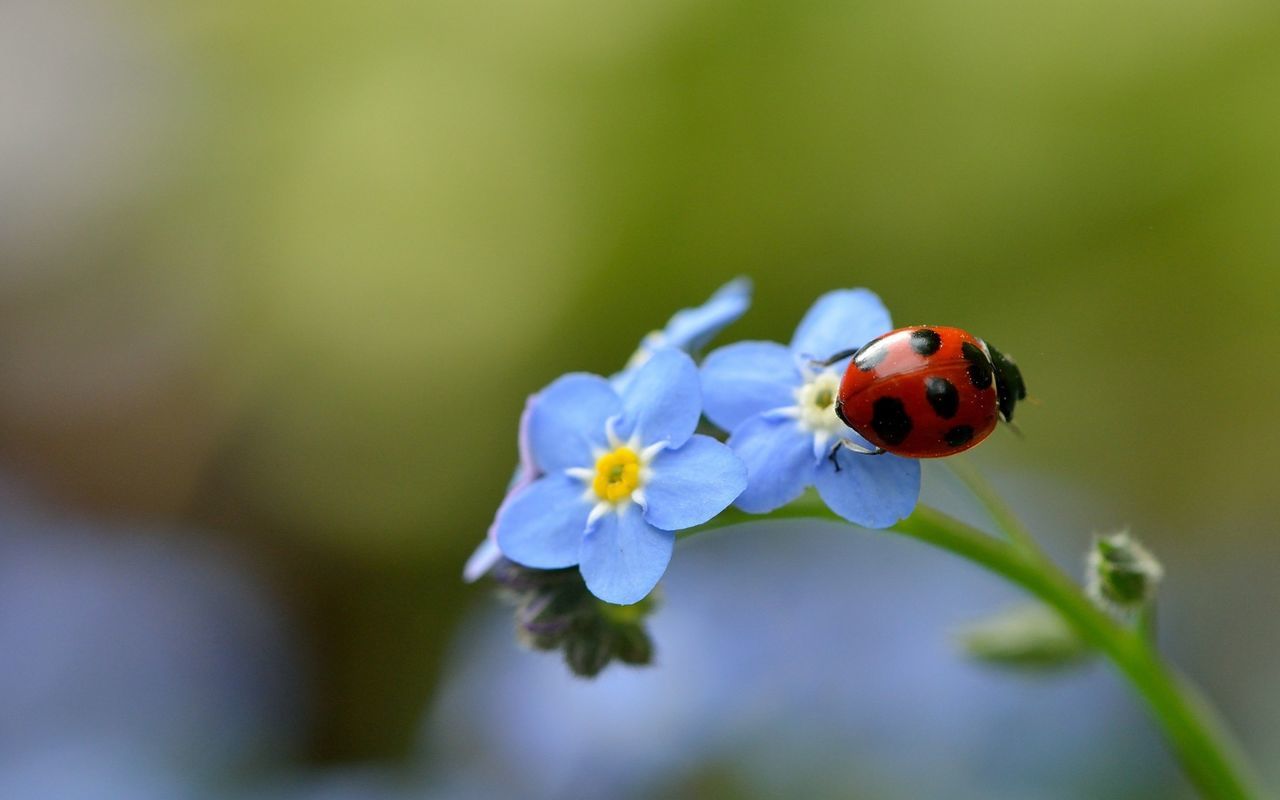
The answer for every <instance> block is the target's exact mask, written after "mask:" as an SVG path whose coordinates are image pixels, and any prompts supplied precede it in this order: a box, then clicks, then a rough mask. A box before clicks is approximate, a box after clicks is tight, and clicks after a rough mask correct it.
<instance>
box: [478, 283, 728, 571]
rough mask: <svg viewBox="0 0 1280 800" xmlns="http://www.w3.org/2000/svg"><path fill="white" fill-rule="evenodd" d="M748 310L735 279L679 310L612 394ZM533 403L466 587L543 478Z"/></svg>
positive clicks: (648, 340) (695, 347)
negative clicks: (512, 509)
mask: <svg viewBox="0 0 1280 800" xmlns="http://www.w3.org/2000/svg"><path fill="white" fill-rule="evenodd" d="M750 306H751V280H750V279H749V278H735V279H734V280H731V281H729V282H728V283H726V284H725V285H723V286H721V287H720V288H719V289H717V290H716V291H715V293H714V294H712V295H711V297H709V298H707V301H706V302H705V303H703V304H702V305H700V306H695V307H693V308H682V309H680V310H679V311H677V312H676V313H675V314H674V315H672V317H671V319H670V320H668V321H667V324H666V327H664V328H663V329H662V330H657V331H653V332H651V333H649V334H648V335H647V336H645V337H644V339H643V340H641V342H640V346H639V347H638V348H637V349H636V351H635V353H633V354H632V356H631V358H630V359H629V360H628V361H627V366H626V367H625V368H624V369H623V370H622V371H621V372H619V373H617V374H616V375H614V376H613V377H612V378H610V379H609V380H610V383H612V384H613V388H614V389H615V390H616V391H618V392H622V391H624V390H625V389H626V388H627V384H628V383H629V382H630V380H631V376H632V375H634V374H635V372H636V370H638V369H639V368H640V367H642V366H643V365H644V364H645V362H647V361H648V360H649V359H650V358H652V357H653V354H654V353H656V352H658V351H659V350H663V349H667V348H674V349H676V350H681V351H684V352H686V353H689V354H695V353H697V352H698V351H700V350H701V349H702V348H703V347H706V345H707V343H708V342H710V341H711V340H712V339H713V338H715V335H716V334H717V333H719V332H720V331H722V330H723V329H724V328H725V326H727V325H729V324H730V323H732V322H734V321H735V320H737V319H738V318H739V317H741V316H742V315H743V314H744V313H746V310H747V309H748V308H749V307H750ZM535 402H537V395H533V396H531V397H530V398H529V399H528V400H527V401H526V402H525V407H524V413H523V414H522V415H521V416H520V429H519V434H518V438H517V441H518V446H519V450H520V464H519V466H517V467H516V472H515V475H514V476H512V478H511V483H510V484H509V485H508V486H507V493H506V496H505V497H504V498H503V500H502V503H501V504H500V505H499V506H498V511H497V513H496V514H494V518H493V523H492V524H491V525H490V526H489V532H488V535H487V536H486V537H485V540H484V541H483V542H481V543H480V546H479V547H477V548H476V550H475V552H474V553H472V555H471V557H470V558H469V559H467V564H466V566H465V567H464V568H463V572H462V577H463V579H464V580H466V581H467V582H471V581H475V580H478V579H480V578H481V577H483V576H484V575H486V574H487V573H488V572H489V571H490V570H491V569H493V567H494V565H495V564H497V563H498V561H499V560H500V559H501V558H502V551H501V550H500V549H499V548H498V543H497V539H496V532H497V527H498V517H500V516H501V515H502V512H503V509H505V508H506V507H507V505H508V504H509V503H510V502H511V500H512V499H513V498H514V497H515V496H516V495H517V494H519V493H520V492H521V491H523V490H524V489H525V487H527V486H528V485H529V484H531V483H533V481H534V480H535V479H537V478H538V477H540V476H541V475H542V470H541V469H540V468H539V467H538V465H537V464H536V463H535V462H534V460H533V456H532V454H530V452H529V444H528V439H529V437H528V432H527V428H528V421H529V414H530V411H531V410H532V408H533V404H534V403H535Z"/></svg>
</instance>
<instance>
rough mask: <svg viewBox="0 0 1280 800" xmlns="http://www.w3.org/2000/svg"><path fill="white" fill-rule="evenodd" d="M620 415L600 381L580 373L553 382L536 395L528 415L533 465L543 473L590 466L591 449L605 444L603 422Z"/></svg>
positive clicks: (614, 398) (619, 405) (614, 395)
mask: <svg viewBox="0 0 1280 800" xmlns="http://www.w3.org/2000/svg"><path fill="white" fill-rule="evenodd" d="M621 411H622V401H621V400H619V399H618V395H617V393H615V392H614V391H613V389H611V388H610V387H609V382H608V381H606V380H605V379H604V378H601V377H600V376H598V375H588V374H586V373H583V372H576V373H572V374H569V375H564V376H562V377H560V378H557V379H556V380H555V381H553V382H552V384H551V385H550V386H548V387H547V388H545V389H543V390H542V391H541V392H539V393H538V395H537V398H536V400H535V401H534V404H533V410H532V411H531V412H530V414H529V425H528V432H527V434H528V445H529V451H530V454H531V455H532V457H533V461H534V462H536V464H537V466H538V467H540V468H541V469H542V470H544V471H546V472H554V471H556V470H561V469H567V468H569V467H585V466H588V465H590V464H592V463H594V462H595V457H594V455H593V454H592V448H593V447H603V446H604V444H605V436H604V425H605V420H607V419H609V418H610V417H612V416H614V415H616V414H618V413H620V412H621Z"/></svg>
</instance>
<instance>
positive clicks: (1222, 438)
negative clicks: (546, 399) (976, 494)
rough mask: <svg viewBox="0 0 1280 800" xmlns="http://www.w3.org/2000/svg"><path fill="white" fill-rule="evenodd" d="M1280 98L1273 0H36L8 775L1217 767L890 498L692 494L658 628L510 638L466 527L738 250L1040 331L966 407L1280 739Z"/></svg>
mask: <svg viewBox="0 0 1280 800" xmlns="http://www.w3.org/2000/svg"><path fill="white" fill-rule="evenodd" d="M1277 98H1280V6H1277V5H1276V4H1275V3H1272V2H1266V1H1265V0H1228V1H1227V2H1207V1H1205V0H1179V1H1178V2H1159V3H1158V2H1154V0H1124V1H1123V2H1119V3H1117V2H1097V1H1096V0H1088V1H1087V2H1077V3H1070V4H1030V5H1029V4H1025V3H1023V4H1019V3H1009V2H978V3H964V4H956V3H949V2H943V1H942V0H920V1H919V2H906V3H899V2H884V1H882V0H869V1H862V2H853V3H832V2H825V1H824V0H799V1H798V2H787V3H782V2H760V1H759V0H746V2H737V3H729V2H717V1H716V0H655V1H654V2H647V3H622V2H607V1H606V2H595V3H576V2H565V1H564V0H546V2H541V3H518V2H501V1H499V0H480V1H479V2H475V1H474V0H472V1H470V2H459V1H458V0H431V1H428V2H403V1H400V0H365V2H360V3H314V2H312V3H301V2H293V1H291V0H281V1H280V2H244V1H243V0H230V1H229V2H220V3H203V4H199V3H154V2H146V0H137V1H136V2H125V1H124V0H115V1H114V2H111V1H108V0H7V2H5V3H3V4H2V5H0V487H2V489H3V491H0V500H3V508H0V720H3V721H0V794H2V795H3V796H5V797H15V798H28V797H30V798H37V799H38V800H42V799H43V798H46V797H48V798H62V797H68V798H82V797H84V798H88V797H95V798H96V797H102V798H123V797H129V798H133V797H156V798H176V797H253V798H276V797H290V798H292V797H297V798H312V797H316V798H318V797H325V798H334V799H335V800H340V799H341V798H366V797H368V798H379V797H421V796H429V797H455V796H456V797H488V796H496V797H504V796H506V797H541V796H546V797H569V796H572V797H630V796H634V797H648V796H667V797H679V796H688V797H696V796H727V797H744V798H756V797H771V796H777V795H788V796H797V795H799V796H810V797H859V798H861V797H871V798H881V797H883V798H909V797H947V798H964V797H974V798H979V797H981V798H992V797H1009V798H1038V797H1046V798H1058V797H1061V798H1079V797H1151V798H1170V797H1183V796H1189V792H1190V789H1189V787H1188V786H1187V785H1186V784H1185V782H1184V781H1183V780H1182V779H1181V778H1180V777H1179V775H1178V772H1177V769H1176V767H1175V765H1173V764H1172V762H1171V760H1170V759H1169V757H1168V755H1167V753H1166V751H1165V749H1164V747H1163V745H1162V743H1161V740H1160V738H1159V736H1158V734H1157V733H1156V732H1155V730H1154V728H1153V726H1152V725H1151V724H1150V722H1149V721H1148V720H1147V719H1146V717H1145V716H1144V714H1143V711H1142V709H1141V708H1140V707H1138V706H1137V705H1136V703H1135V702H1134V701H1133V700H1132V699H1131V698H1130V696H1129V695H1128V694H1127V692H1126V690H1125V687H1124V686H1122V685H1121V684H1120V683H1119V681H1118V680H1117V679H1116V678H1115V677H1114V676H1113V675H1112V674H1111V673H1110V672H1109V671H1108V670H1107V669H1105V668H1104V667H1102V666H1100V665H1095V666H1093V667H1087V668H1085V669H1083V670H1081V671H1079V672H1075V673H1071V674H1067V675H1061V676H1052V677H1037V678H1028V677H1026V676H1019V675H1009V674H1004V673H999V672H992V671H991V670H990V669H989V668H985V667H981V666H978V665H975V664H972V663H968V662H966V661H964V660H963V659H962V658H961V657H960V656H959V655H958V654H957V652H956V650H955V648H954V647H953V646H951V644H950V641H949V639H948V634H949V632H950V630H951V628H952V627H953V626H954V625H956V624H960V623H962V622H964V621H965V620H967V619H971V618H973V617H976V616H979V615H981V614H983V613H986V612H989V611H992V610H995V609H998V608H1000V607H1002V605H1004V604H1007V603H1008V602H1012V601H1014V600H1015V599H1016V597H1017V596H1016V594H1014V593H1013V592H1011V591H1009V590H1007V589H1004V588H1003V587H1000V586H999V585H998V584H996V582H995V581H994V579H991V578H989V577H987V576H985V575H983V574H981V573H978V572H976V571H975V570H974V569H972V568H970V567H969V566H968V565H965V564H957V563H954V562H953V561H952V560H950V559H948V558H946V557H944V556H942V555H940V554H935V553H930V552H928V551H924V550H923V549H921V548H920V547H919V546H917V545H914V544H912V543H906V542H899V541H897V540H896V539H893V538H891V537H885V536H882V535H875V534H870V533H856V532H855V533H850V532H849V531H847V530H841V529H832V528H827V527H822V526H816V527H812V526H810V527H799V528H797V527H795V526H793V527H791V528H783V529H778V528H771V529H770V528H765V529H752V530H747V531H742V532H731V533H725V534H721V535H715V536H706V537H702V538H700V539H699V540H697V541H693V542H690V543H688V546H687V547H683V546H682V548H681V550H680V552H678V553H677V556H676V560H675V563H674V565H673V570H672V572H671V574H670V580H669V581H668V582H667V592H666V595H667V602H666V605H665V607H664V609H663V611H661V612H660V614H659V615H658V617H657V618H656V620H655V623H654V624H655V633H656V634H657V637H658V647H659V665H658V666H657V667H655V668H653V669H650V670H648V671H643V672H629V671H626V670H623V669H621V668H617V667H615V668H611V670H610V671H609V672H608V673H606V675H605V676H603V677H602V678H601V679H600V680H599V681H597V682H595V683H583V682H575V681H572V680H570V679H568V678H567V676H565V674H564V671H563V670H562V669H561V668H560V665H559V664H558V663H557V662H556V660H555V658H554V657H552V656H546V655H541V654H532V653H526V652H523V651H521V650H520V649H519V648H518V647H517V646H516V645H515V643H514V641H513V640H512V638H511V636H510V630H509V625H510V621H509V618H507V617H504V613H505V610H504V609H503V607H502V606H501V605H500V604H499V603H498V602H497V601H496V600H494V599H493V598H492V597H490V594H489V592H488V591H487V590H486V589H484V588H481V587H475V586H467V585H464V584H463V583H462V582H461V580H460V571H461V565H462V563H463V561H464V559H465V558H466V556H467V555H468V554H469V552H470V551H471V549H472V548H473V547H474V545H475V544H476V543H477V542H478V541H479V539H480V537H481V536H482V534H483V531H484V529H485V528H486V527H487V525H488V523H489V521H490V518H491V516H492V513H493V510H494V508H495V507H496V504H497V502H498V500H499V499H500V497H501V495H502V491H503V488H504V485H505V482H506V480H507V478H508V476H509V475H510V470H511V465H512V464H513V463H514V459H515V445H514V442H515V428H516V421H517V416H518V413H519V411H520V408H521V407H522V404H523V398H524V397H525V395H527V394H528V393H530V392H531V391H534V390H536V389H537V388H539V387H541V386H542V385H544V384H545V383H547V382H548V381H550V380H551V379H552V378H554V377H555V376H556V375H558V374H560V373H562V372H566V371H571V370H590V371H594V372H601V373H606V374H607V373H610V372H612V371H614V370H616V369H617V368H618V367H620V366H621V364H622V363H623V362H624V361H625V359H626V358H627V357H628V356H629V355H630V353H631V352H632V351H633V349H634V348H635V346H636V344H637V343H638V341H639V339H640V337H641V336H642V335H643V334H644V333H645V332H647V331H649V330H651V329H654V328H657V327H660V326H661V325H662V324H663V322H664V321H665V320H666V318H667V317H668V316H669V315H670V314H671V313H672V312H674V311H675V310H676V309H678V308H680V307H682V306H687V305H692V304H695V303H697V302H700V301H701V300H703V299H704V298H705V297H706V296H707V295H708V294H709V293H710V292H711V291H713V290H714V289H715V288H716V287H717V286H719V285H720V284H721V283H723V282H724V281H726V280H728V279H730V278H732V277H733V276H736V275H749V276H751V277H752V278H753V279H754V281H755V287H756V297H755V304H754V307H753V309H752V310H751V312H750V313H749V314H748V315H747V316H746V317H745V318H743V319H742V320H741V321H740V322H739V323H737V324H736V325H735V326H733V327H732V328H731V329H729V331H728V332H727V333H726V335H725V337H723V338H722V341H725V340H728V339H736V338H768V339H781V340H785V339H786V338H787V337H789V335H790V332H791V330H792V328H793V326H794V324H795V322H796V321H797V320H798V318H799V316H800V315H801V314H802V313H803V311H804V310H805V309H806V308H807V306H808V304H809V303H810V302H811V301H812V299H813V298H814V297H816V296H817V295H818V294H820V293H821V292H824V291H826V290H828V289H831V288H836V287H844V286H868V287H870V288H872V289H874V290H876V291H877V292H879V293H880V294H881V296H882V297H883V298H884V299H885V301H886V302H887V303H888V305H889V307H890V308H891V309H893V310H894V313H895V317H896V319H897V321H899V322H901V323H903V324H908V323H920V322H927V323H937V324H953V325H960V326H964V327H967V328H969V329H971V330H973V331H975V332H977V333H978V334H979V335H981V336H984V337H986V338H988V339H990V340H991V341H993V342H995V343H996V344H997V345H998V346H999V347H1001V348H1002V349H1004V350H1006V351H1007V352H1011V353H1013V354H1015V355H1016V356H1017V358H1018V359H1019V362H1020V363H1021V365H1022V367H1023V370H1024V373H1025V374H1026V376H1027V379H1028V382H1029V385H1030V387H1031V391H1032V394H1033V395H1034V397H1035V400H1036V402H1035V403H1034V404H1028V405H1027V406H1025V407H1024V410H1022V411H1021V412H1020V417H1021V419H1020V420H1019V422H1020V426H1021V428H1022V431H1023V433H1024V434H1025V436H1024V437H1022V438H1018V437H1015V436H1012V435H1009V434H1007V433H1001V434H997V435H996V436H994V437H993V438H992V439H991V440H990V441H989V443H987V444H985V445H984V446H983V447H982V448H981V450H980V451H978V452H977V453H975V454H974V456H973V459H974V460H975V461H976V462H977V463H978V465H979V466H980V467H981V468H982V469H984V470H985V471H986V472H988V473H989V474H990V475H992V476H993V477H994V478H995V479H996V480H997V481H998V482H999V483H1000V484H1001V485H1002V486H1003V487H1004V488H1005V489H1006V490H1007V491H1008V493H1009V495H1010V497H1011V499H1012V501H1013V502H1014V503H1015V505H1016V506H1017V507H1018V508H1019V509H1020V510H1022V511H1023V512H1025V514H1026V515H1027V517H1028V518H1029V519H1031V520H1032V521H1033V522H1034V523H1035V527H1036V530H1037V533H1038V534H1040V535H1041V536H1042V537H1043V538H1044V539H1045V541H1046V542H1047V543H1048V545H1049V547H1050V548H1051V550H1052V551H1053V552H1054V553H1055V554H1057V555H1058V556H1059V557H1060V558H1061V559H1062V561H1063V563H1064V564H1066V565H1068V566H1070V567H1071V568H1072V569H1078V563H1079V559H1080V553H1082V552H1083V549H1084V547H1085V545H1086V543H1087V541H1088V539H1089V536H1090V535H1091V534H1092V533H1094V532H1098V531H1107V530H1113V529H1117V528H1119V527H1122V526H1125V525H1129V526H1132V528H1133V530H1134V532H1135V533H1136V534H1137V535H1138V536H1139V537H1140V538H1142V539H1143V540H1145V541H1146V542H1147V543H1148V544H1149V545H1150V546H1151V547H1152V548H1153V549H1154V550H1155V551H1156V552H1157V553H1158V554H1159V555H1160V556H1161V557H1162V559H1163V560H1164V562H1165V565H1166V567H1167V571H1168V581H1167V585H1166V587H1165V593H1164V596H1163V604H1162V605H1163V608H1162V624H1163V636H1164V643H1165V647H1166V650H1167V651H1168V652H1169V654H1170V656H1171V658H1173V659H1174V660H1175V661H1176V662H1177V663H1178V664H1179V665H1180V666H1182V667H1183V668H1184V669H1185V670H1186V671H1187V672H1188V673H1189V674H1190V675H1191V676H1193V678H1194V679H1195V680H1196V681H1197V682H1198V683H1199V684H1200V685H1201V686H1202V687H1203V688H1204V689H1205V691H1206V692H1207V694H1208V695H1209V696H1210V697H1211V698H1212V699H1213V700H1214V701H1215V702H1216V703H1217V704H1218V705H1219V707H1220V708H1221V709H1222V711H1223V713H1224V715H1225V717H1226V719H1227V720H1228V721H1229V723H1230V725H1231V727H1232V728H1233V729H1234V730H1235V731H1236V732H1237V733H1238V735H1239V737H1240V738H1241V740H1242V742H1243V744H1244V747H1245V749H1246V751H1247V752H1248V753H1249V754H1250V756H1252V758H1253V760H1254V762H1255V763H1256V764H1258V765H1259V766H1260V771H1261V772H1262V773H1263V775H1264V777H1266V778H1267V779H1268V780H1269V781H1270V782H1271V784H1272V785H1280V768H1278V767H1277V766H1276V765H1277V764H1280V693H1277V692H1276V678H1277V670H1278V669H1280V614H1277V613H1276V612H1277V604H1278V603H1280V598H1278V597H1277V593H1276V586H1277V578H1280V539H1278V538H1277V531H1276V523H1275V520H1276V519H1277V518H1278V517H1280V493H1277V492H1276V488H1275V483H1276V476H1277V469H1276V466H1275V454H1276V452H1277V451H1278V450H1280V426H1277V425H1276V422H1275V419H1276V418H1275V414H1276V412H1277V399H1278V398H1280V370H1278V369H1276V368H1275V367H1274V364H1273V362H1274V360H1275V358H1276V356H1277V355H1278V354H1280V325H1278V324H1277V323H1280V299H1278V298H1280V224H1278V222H1280V150H1278V149H1277V147H1278V145H1280V103H1278V102H1277ZM851 344H856V343H851ZM926 480H927V481H928V483H929V488H928V491H929V492H930V493H931V494H930V496H931V497H936V498H939V502H945V501H948V499H949V500H950V501H953V502H956V503H961V502H962V500H960V499H959V498H958V492H957V491H956V489H955V487H954V486H951V487H948V484H947V479H946V475H945V473H944V472H941V471H937V470H931V471H930V472H929V473H928V475H927V478H926Z"/></svg>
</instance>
